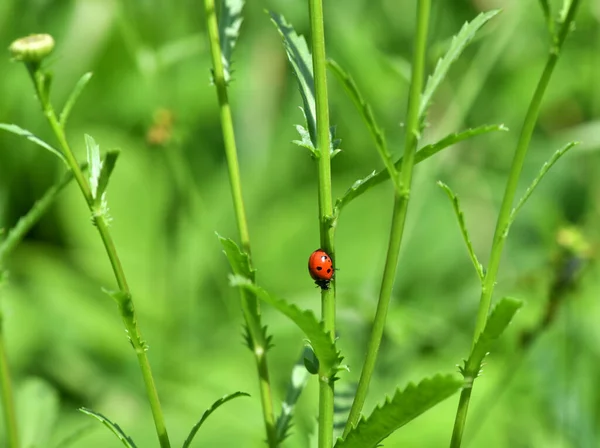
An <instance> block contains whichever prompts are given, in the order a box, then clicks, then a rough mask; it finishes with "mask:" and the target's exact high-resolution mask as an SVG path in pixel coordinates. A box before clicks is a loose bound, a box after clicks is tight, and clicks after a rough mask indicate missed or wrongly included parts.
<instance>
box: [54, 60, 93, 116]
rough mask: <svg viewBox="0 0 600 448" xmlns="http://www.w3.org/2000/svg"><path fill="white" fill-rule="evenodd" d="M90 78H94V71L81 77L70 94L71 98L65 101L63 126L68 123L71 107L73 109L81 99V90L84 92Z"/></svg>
mask: <svg viewBox="0 0 600 448" xmlns="http://www.w3.org/2000/svg"><path fill="white" fill-rule="evenodd" d="M90 79H92V72H88V73H86V74H85V75H83V76H82V77H81V78H79V81H77V84H75V87H74V88H73V91H72V92H71V94H70V95H69V98H68V99H67V102H66V103H65V106H64V107H63V110H62V111H61V113H60V117H59V122H60V125H61V126H62V127H63V128H64V127H65V125H66V124H67V120H68V119H69V114H70V113H71V109H73V106H75V103H76V102H77V100H78V99H79V95H81V92H83V89H85V86H87V84H88V82H89V81H90Z"/></svg>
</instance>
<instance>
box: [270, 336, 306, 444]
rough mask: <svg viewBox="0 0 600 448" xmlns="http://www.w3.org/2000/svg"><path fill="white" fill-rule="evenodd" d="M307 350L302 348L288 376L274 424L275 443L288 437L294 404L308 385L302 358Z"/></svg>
mask: <svg viewBox="0 0 600 448" xmlns="http://www.w3.org/2000/svg"><path fill="white" fill-rule="evenodd" d="M307 349H308V347H305V348H304V350H303V353H302V355H301V356H300V358H299V359H298V361H296V364H295V365H294V367H293V368H292V374H291V376H290V382H289V383H288V387H287V392H286V394H285V400H284V401H283V403H281V414H279V417H277V423H276V424H275V430H276V432H277V441H278V442H279V443H281V442H283V441H284V440H285V439H286V438H287V437H288V436H289V435H290V429H291V427H292V417H293V415H294V408H295V407H296V403H297V402H298V399H299V398H300V395H301V394H302V391H303V390H304V388H305V387H306V384H307V383H308V378H309V376H310V374H309V373H308V371H307V370H306V368H305V367H304V358H305V354H306V350H307Z"/></svg>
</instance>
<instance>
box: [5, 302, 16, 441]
mask: <svg viewBox="0 0 600 448" xmlns="http://www.w3.org/2000/svg"><path fill="white" fill-rule="evenodd" d="M0 390H2V409H3V410H4V428H5V431H6V441H7V443H8V448H19V432H18V429H17V414H16V412H15V400H14V398H13V388H12V384H11V380H10V371H9V370H8V358H7V356H6V345H5V344H4V316H3V315H2V314H0Z"/></svg>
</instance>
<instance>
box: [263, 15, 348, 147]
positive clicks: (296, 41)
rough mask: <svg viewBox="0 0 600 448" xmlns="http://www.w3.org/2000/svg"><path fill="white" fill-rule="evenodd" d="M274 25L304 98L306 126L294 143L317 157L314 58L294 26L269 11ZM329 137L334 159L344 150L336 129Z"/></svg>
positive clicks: (298, 126)
mask: <svg viewBox="0 0 600 448" xmlns="http://www.w3.org/2000/svg"><path fill="white" fill-rule="evenodd" d="M269 15H270V16H271V21H272V22H273V24H274V25H275V27H276V28H277V31H279V34H280V35H281V37H282V38H283V46H284V48H285V52H286V54H287V57H288V60H289V61H290V64H291V66H292V71H293V72H294V75H295V76H296V79H297V80H298V87H299V89H300V95H301V96H302V104H303V108H302V113H303V114H304V121H305V126H304V127H303V126H300V125H296V129H297V131H298V133H299V134H300V140H294V143H296V144H297V145H298V146H302V147H304V148H306V149H308V150H309V151H310V152H311V153H312V155H313V156H315V157H318V156H319V152H318V149H317V147H318V145H317V112H316V109H317V105H316V102H315V80H314V75H313V65H312V56H311V54H310V51H309V49H308V45H307V44H306V40H305V39H304V37H303V36H300V35H298V34H297V33H296V31H295V30H294V28H293V27H292V25H290V24H289V23H287V22H286V20H285V18H284V17H283V16H282V15H280V14H276V13H274V12H271V11H269ZM329 133H330V148H329V149H330V151H331V157H334V156H335V155H336V154H338V153H339V152H340V151H341V150H340V149H339V145H340V140H339V139H336V138H335V127H334V126H332V127H331V128H330V129H329Z"/></svg>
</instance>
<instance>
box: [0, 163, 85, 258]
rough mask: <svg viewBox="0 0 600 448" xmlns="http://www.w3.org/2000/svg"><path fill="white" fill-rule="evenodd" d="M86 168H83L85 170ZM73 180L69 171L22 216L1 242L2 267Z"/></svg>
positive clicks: (0, 256)
mask: <svg viewBox="0 0 600 448" xmlns="http://www.w3.org/2000/svg"><path fill="white" fill-rule="evenodd" d="M84 168H85V166H82V169H84ZM71 180H73V172H72V171H70V170H69V171H67V172H66V173H65V174H64V175H63V176H62V177H61V178H60V179H59V181H58V182H57V183H56V184H54V185H53V186H52V187H50V188H49V189H48V190H47V191H46V193H44V195H43V196H42V197H41V198H40V199H39V200H37V201H36V202H35V203H34V204H33V206H32V207H31V209H30V210H29V211H28V212H27V214H26V215H24V216H22V217H21V218H20V219H19V221H17V223H16V224H15V226H14V227H13V228H12V229H10V230H9V231H8V233H7V234H6V238H5V239H4V240H2V241H0V266H1V265H2V264H3V262H4V261H5V260H6V258H7V257H8V255H9V254H10V253H11V252H12V251H13V250H14V248H15V247H16V246H17V245H18V244H19V243H20V242H21V241H22V240H23V238H24V237H25V235H27V233H28V232H29V231H30V230H31V228H32V227H33V226H34V225H35V224H36V223H37V222H38V221H39V220H40V219H41V217H42V216H43V215H44V214H45V213H46V212H47V211H48V209H49V208H50V207H51V206H52V204H53V203H54V201H55V199H56V197H57V196H58V194H59V193H60V192H61V191H62V190H63V189H64V188H65V187H66V186H67V185H68V184H69V182H71Z"/></svg>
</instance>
